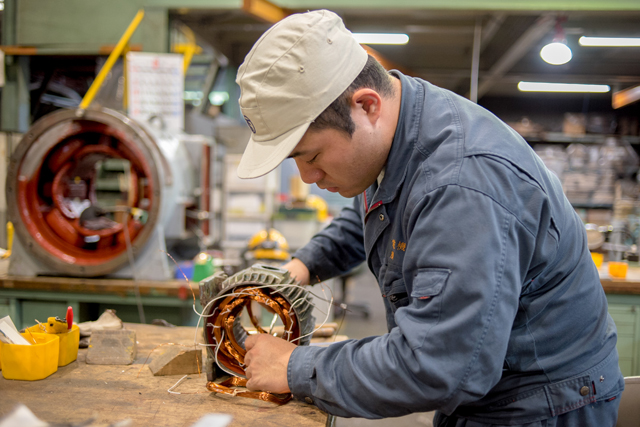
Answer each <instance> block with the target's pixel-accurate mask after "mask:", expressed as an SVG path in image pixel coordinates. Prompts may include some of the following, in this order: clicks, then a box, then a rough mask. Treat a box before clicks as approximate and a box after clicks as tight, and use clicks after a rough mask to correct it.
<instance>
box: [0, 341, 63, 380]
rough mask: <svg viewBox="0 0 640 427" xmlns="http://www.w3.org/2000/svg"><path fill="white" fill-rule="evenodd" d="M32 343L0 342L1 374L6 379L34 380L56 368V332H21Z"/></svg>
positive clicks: (57, 343)
mask: <svg viewBox="0 0 640 427" xmlns="http://www.w3.org/2000/svg"><path fill="white" fill-rule="evenodd" d="M22 336H23V337H25V338H26V339H27V340H28V341H29V342H33V340H35V341H36V344H32V345H18V344H4V343H2V344H0V358H2V376H3V377H4V378H5V379H7V380H26V381H35V380H41V379H44V378H47V377H48V376H49V375H51V374H53V373H54V372H56V371H57V370H58V354H59V352H60V338H59V337H58V335H56V334H37V333H29V332H25V333H24V334H22Z"/></svg>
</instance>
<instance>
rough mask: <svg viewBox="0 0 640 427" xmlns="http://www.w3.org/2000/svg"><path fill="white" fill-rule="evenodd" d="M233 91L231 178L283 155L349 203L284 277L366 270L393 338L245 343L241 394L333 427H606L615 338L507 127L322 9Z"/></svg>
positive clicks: (260, 52) (590, 280) (614, 384)
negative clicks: (429, 422)
mask: <svg viewBox="0 0 640 427" xmlns="http://www.w3.org/2000/svg"><path fill="white" fill-rule="evenodd" d="M237 82H238V84H239V85H240V88H241V90H242V93H241V96H240V107H241V109H242V113H243V115H244V118H245V120H246V121H247V124H248V126H249V128H250V129H251V131H252V136H251V140H250V141H249V143H248V145H247V148H246V150H245V152H244V155H243V157H242V160H241V162H240V165H239V167H238V175H239V176H240V177H241V178H253V177H257V176H260V175H263V174H265V173H267V172H269V171H271V170H273V169H274V168H275V167H277V166H278V164H280V163H281V162H282V161H283V160H284V159H285V158H287V157H292V158H293V159H294V160H295V162H296V164H297V166H298V169H299V171H300V175H301V177H302V180H303V181H305V182H307V183H316V184H317V185H318V186H319V187H320V188H326V189H328V190H329V191H333V192H339V193H340V194H341V195H343V196H345V197H355V198H354V205H353V208H347V209H344V210H343V212H342V213H341V215H340V216H339V217H337V218H336V219H335V220H334V221H333V222H332V223H331V225H330V226H329V227H327V228H326V229H325V230H323V231H322V232H320V233H319V234H317V235H316V236H315V237H314V238H313V239H312V240H311V241H310V242H309V244H307V245H306V246H305V247H304V248H302V249H301V250H299V251H298V252H297V253H296V254H295V255H294V256H295V259H294V260H293V261H292V262H290V263H289V264H287V265H286V267H287V268H288V269H290V271H291V272H292V274H294V275H295V276H296V277H297V278H298V279H299V280H300V281H301V282H302V283H303V284H307V283H309V282H314V283H316V282H317V281H319V280H325V279H329V278H331V277H334V276H337V275H340V274H344V273H346V272H347V271H349V270H350V269H351V268H353V267H355V266H356V265H358V264H359V263H361V262H362V261H364V260H366V262H367V264H368V266H369V268H370V269H371V271H372V272H373V274H374V275H375V276H376V278H377V280H378V284H379V287H380V293H381V296H382V298H383V300H384V305H385V308H386V313H387V323H388V329H389V332H388V333H387V334H385V335H383V336H379V337H369V338H365V339H361V340H348V341H344V342H339V343H335V344H332V345H331V346H329V347H313V346H311V347H309V346H307V347H296V346H294V345H293V344H291V343H288V342H286V341H284V340H281V339H277V338H274V337H271V336H268V335H266V334H265V335H259V336H252V337H249V338H248V339H247V342H246V347H247V350H248V352H247V356H246V358H245V362H246V364H247V369H246V373H247V378H248V379H249V382H248V384H247V386H248V387H249V388H251V389H257V390H268V391H272V392H289V391H291V392H292V393H293V395H294V397H295V398H298V399H302V400H304V401H306V402H308V403H313V404H315V405H317V406H318V407H319V408H321V409H323V410H325V411H327V412H329V413H331V414H335V415H338V416H343V417H350V416H357V417H366V418H381V417H395V416H401V415H405V414H408V413H411V412H426V411H431V410H438V412H437V413H436V416H435V419H434V424H435V425H436V426H488V425H501V426H502V425H509V426H514V425H527V426H534V425H535V426H613V425H614V424H615V422H616V418H617V410H618V404H619V396H620V393H621V391H622V389H623V387H624V381H623V377H622V375H621V373H620V369H619V367H618V354H617V351H616V347H615V345H616V328H615V325H614V323H613V320H612V319H611V317H610V316H609V314H608V312H607V302H606V299H605V295H604V292H603V290H602V287H601V285H600V281H599V277H598V272H597V270H596V267H595V266H594V264H593V262H592V260H591V257H590V255H589V251H588V249H587V243H586V235H585V230H584V226H583V224H582V222H581V221H580V218H579V217H578V215H577V214H576V213H575V211H574V210H573V209H572V207H571V205H570V204H569V202H568V201H567V199H566V198H565V196H564V195H563V192H562V187H561V185H560V182H559V181H558V179H557V177H555V176H554V175H553V174H552V173H550V172H549V170H548V169H547V168H546V167H545V166H544V164H543V163H542V162H541V161H540V159H539V158H538V157H537V156H536V155H535V154H534V152H533V150H532V149H531V148H530V147H529V146H528V145H527V143H526V142H525V141H524V140H523V139H522V138H521V137H520V136H519V135H518V134H517V133H516V132H515V131H513V130H512V129H511V128H509V127H508V126H507V125H505V124H504V123H503V122H501V121H500V120H499V119H497V118H496V117H495V116H494V115H492V114H491V113H489V112H488V111H486V110H485V109H483V108H481V107H479V106H477V105H475V104H473V103H471V102H469V101H467V100H466V99H463V98H461V97H459V96H457V95H455V94H453V93H451V92H449V91H446V90H443V89H440V88H438V87H435V86H433V85H431V84H429V83H428V82H425V81H423V80H420V79H417V78H411V77H408V76H405V75H403V74H402V73H400V72H398V71H391V72H390V73H387V72H386V71H384V69H382V67H381V66H380V65H379V64H378V63H377V62H376V61H375V60H374V59H373V58H371V57H369V56H368V55H367V54H366V52H365V51H364V50H363V49H362V47H361V46H360V45H359V44H358V43H357V42H356V41H355V40H354V39H353V37H352V36H351V33H350V32H349V31H347V30H346V29H345V27H344V24H343V23H342V21H341V20H340V18H339V17H338V16H337V15H335V14H334V13H332V12H329V11H326V10H321V11H314V12H308V13H304V14H298V15H292V16H290V17H288V18H286V19H284V20H282V21H281V22H279V23H278V24H276V25H274V26H273V27H272V28H271V29H270V30H268V31H267V32H266V33H265V34H264V35H263V36H262V37H261V38H260V39H259V40H258V41H257V42H256V44H255V46H254V47H253V49H252V50H251V52H249V54H248V55H247V57H246V59H245V62H244V63H243V64H242V66H241V67H240V69H239V70H238V77H237Z"/></svg>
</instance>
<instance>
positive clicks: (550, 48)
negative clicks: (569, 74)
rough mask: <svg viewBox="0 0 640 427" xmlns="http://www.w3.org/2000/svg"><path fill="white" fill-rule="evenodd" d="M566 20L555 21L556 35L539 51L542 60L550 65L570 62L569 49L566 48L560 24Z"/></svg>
mask: <svg viewBox="0 0 640 427" xmlns="http://www.w3.org/2000/svg"><path fill="white" fill-rule="evenodd" d="M566 20H567V18H558V19H556V34H555V36H554V37H553V41H552V42H551V43H549V44H548V45H546V46H545V47H543V48H542V50H540V56H541V57H542V59H543V60H544V61H545V62H547V63H549V64H551V65H562V64H566V63H567V62H569V61H571V58H572V56H573V55H572V54H571V49H569V46H567V41H566V40H565V38H564V30H563V29H562V23H563V22H564V21H566Z"/></svg>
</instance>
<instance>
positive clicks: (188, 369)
mask: <svg viewBox="0 0 640 427" xmlns="http://www.w3.org/2000/svg"><path fill="white" fill-rule="evenodd" d="M149 369H150V370H151V372H152V373H153V375H189V374H197V373H198V372H202V350H200V349H194V348H191V349H189V348H188V347H183V346H178V345H174V346H170V347H167V349H166V351H165V352H164V353H162V354H159V355H158V356H156V357H154V358H153V360H152V361H151V363H149Z"/></svg>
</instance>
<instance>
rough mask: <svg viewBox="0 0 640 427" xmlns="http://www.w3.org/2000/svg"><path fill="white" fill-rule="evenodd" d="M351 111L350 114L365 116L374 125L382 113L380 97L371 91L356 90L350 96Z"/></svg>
mask: <svg viewBox="0 0 640 427" xmlns="http://www.w3.org/2000/svg"><path fill="white" fill-rule="evenodd" d="M351 110H352V114H353V113H355V114H358V115H366V116H367V119H368V120H369V121H371V123H375V122H377V121H378V119H379V118H380V114H381V112H382V97H380V94H378V92H376V91H375V90H373V89H369V88H362V89H358V90H356V91H355V92H354V93H353V95H352V96H351Z"/></svg>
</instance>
